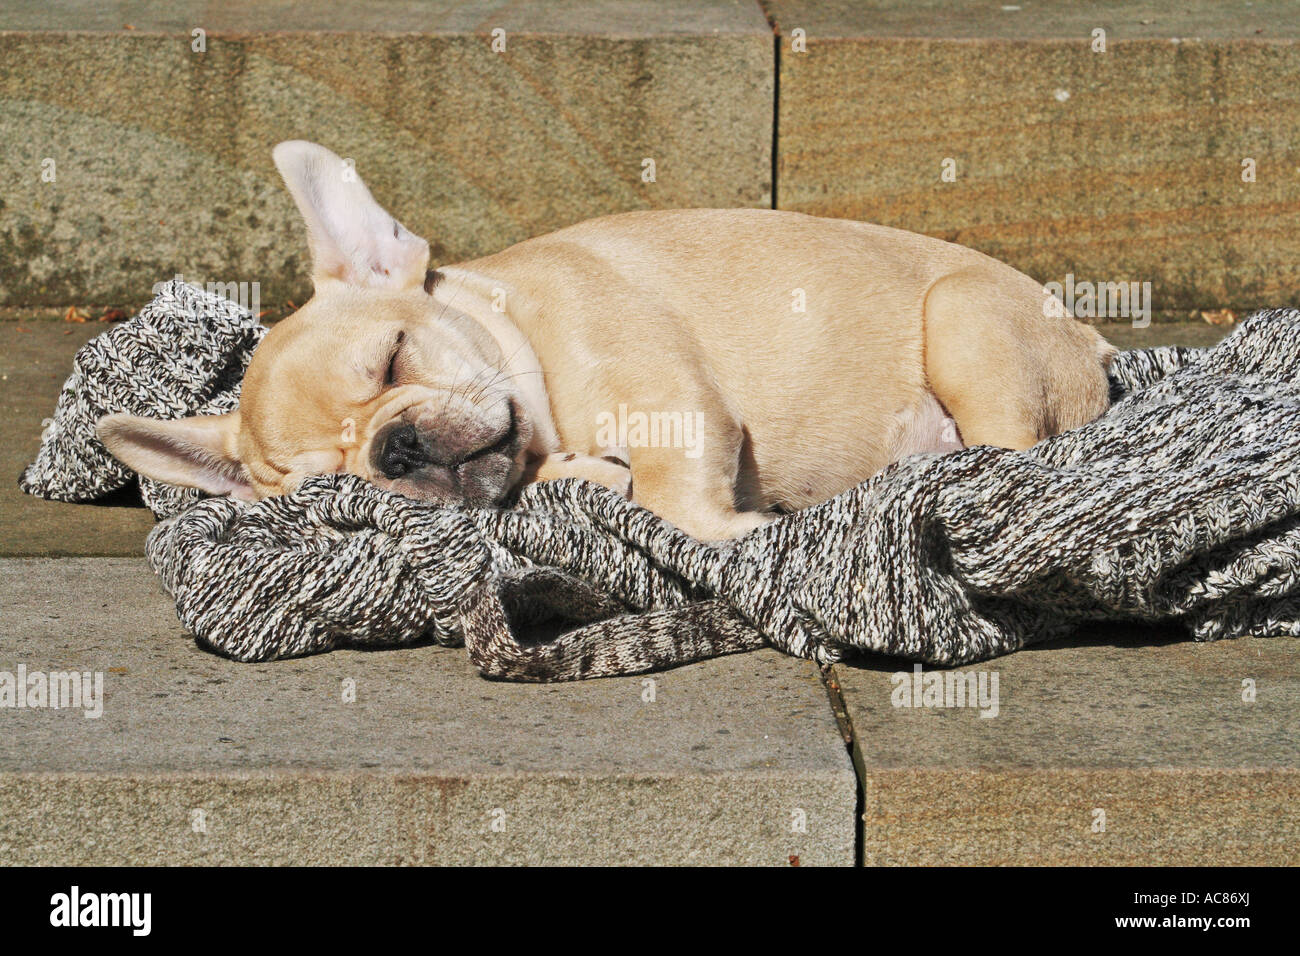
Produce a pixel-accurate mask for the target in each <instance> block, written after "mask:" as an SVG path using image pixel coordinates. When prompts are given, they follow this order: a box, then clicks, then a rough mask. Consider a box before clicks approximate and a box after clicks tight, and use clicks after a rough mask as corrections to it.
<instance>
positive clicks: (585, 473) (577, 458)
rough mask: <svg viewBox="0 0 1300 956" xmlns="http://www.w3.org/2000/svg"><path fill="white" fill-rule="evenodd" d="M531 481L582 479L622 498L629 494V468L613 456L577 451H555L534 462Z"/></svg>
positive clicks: (630, 492)
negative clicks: (605, 456) (598, 455)
mask: <svg viewBox="0 0 1300 956" xmlns="http://www.w3.org/2000/svg"><path fill="white" fill-rule="evenodd" d="M528 478H529V480H530V481H555V480H556V479H557V478H582V479H585V480H586V481H594V482H596V484H598V485H604V486H605V487H606V488H608V489H610V490H611V491H616V492H618V493H619V494H620V495H622V496H623V497H624V498H631V497H632V469H630V468H628V466H627V465H625V464H624V463H623V462H621V461H619V460H618V459H615V458H596V457H595V456H593V455H582V454H579V453H577V452H556V453H555V454H553V455H547V456H546V457H545V458H543V459H541V460H540V461H538V462H536V463H535V464H534V465H533V467H532V468H531V469H530V472H529V475H528Z"/></svg>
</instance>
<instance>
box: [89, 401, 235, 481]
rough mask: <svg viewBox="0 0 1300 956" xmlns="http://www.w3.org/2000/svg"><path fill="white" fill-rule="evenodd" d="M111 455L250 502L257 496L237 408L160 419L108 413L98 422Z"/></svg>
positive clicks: (142, 470) (150, 472)
mask: <svg viewBox="0 0 1300 956" xmlns="http://www.w3.org/2000/svg"><path fill="white" fill-rule="evenodd" d="M95 432H96V434H98V435H99V440H100V441H102V442H103V443H104V445H105V447H106V448H108V450H109V451H110V452H112V453H113V457H114V458H116V459H118V460H119V461H121V462H122V463H123V464H125V465H127V466H128V467H130V468H131V469H132V470H133V471H135V472H137V473H139V474H141V475H145V476H147V477H149V478H153V479H156V480H157V481H164V482H166V483H167V484H169V485H184V486H185V487H187V488H198V489H199V490H200V491H206V492H207V493H208V494H210V495H231V496H233V497H235V498H243V499H244V500H247V501H251V500H253V499H254V498H255V497H256V495H255V494H254V493H253V485H252V482H251V481H250V480H249V477H248V472H247V471H246V470H245V469H244V466H243V465H242V464H240V462H239V458H238V456H237V455H236V453H235V439H236V438H237V436H238V435H239V412H231V413H230V414H228V415H199V416H196V417H194V418H178V419H176V420H175V421H168V422H164V421H158V420H156V419H153V418H138V417H137V416H135V415H105V416H104V417H103V418H101V419H100V420H99V421H98V423H96V425H95Z"/></svg>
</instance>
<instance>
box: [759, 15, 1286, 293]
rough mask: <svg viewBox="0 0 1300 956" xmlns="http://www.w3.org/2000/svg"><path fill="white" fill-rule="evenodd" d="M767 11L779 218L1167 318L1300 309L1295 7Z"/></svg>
mask: <svg viewBox="0 0 1300 956" xmlns="http://www.w3.org/2000/svg"><path fill="white" fill-rule="evenodd" d="M767 9H768V11H769V13H770V15H771V16H772V18H773V20H774V22H775V23H776V25H777V28H778V29H779V31H780V34H781V38H780V41H779V48H780V53H779V88H778V89H779V96H778V103H779V106H778V120H777V142H778V147H777V161H776V165H777V173H776V194H777V204H778V206H779V207H781V208H783V209H794V210H799V211H802V212H808V213H814V214H819V215H829V216H842V217H846V218H852V219H863V220H869V221H873V222H879V223H883V224H885V225H891V226H897V227H900V228H904V229H910V230H913V231H916V232H923V233H927V234H931V235H936V236H940V237H941V238H944V239H948V240H951V241H953V242H957V243H960V244H962V245H967V246H972V247H974V248H977V249H980V250H981V251H983V252H986V253H988V254H989V255H992V256H994V257H995V258H998V259H1001V260H1003V261H1006V262H1008V263H1010V264H1012V265H1014V266H1016V267H1017V268H1019V269H1021V270H1022V271H1024V272H1026V273H1028V274H1029V275H1032V276H1033V277H1035V278H1037V279H1040V280H1041V281H1043V282H1052V281H1055V282H1061V283H1062V284H1064V283H1065V280H1066V276H1067V275H1070V274H1072V275H1074V276H1075V277H1076V280H1077V281H1090V282H1125V281H1136V282H1150V283H1151V301H1152V304H1153V307H1154V309H1155V311H1156V312H1157V313H1158V316H1157V317H1159V313H1165V314H1170V313H1177V312H1179V311H1183V312H1185V311H1186V310H1188V309H1192V308H1211V307H1229V308H1236V309H1247V308H1254V307H1264V306H1276V305H1297V304H1300V153H1297V150H1296V146H1295V144H1296V143H1297V142H1300V111H1298V110H1297V105H1298V104H1300V91H1298V90H1297V86H1296V83H1295V77H1296V76H1297V75H1298V74H1300V17H1297V16H1296V12H1295V5H1294V4H1293V3H1291V2H1289V0H1272V2H1256V3H1254V4H1251V5H1248V6H1246V7H1242V6H1241V5H1239V4H1220V3H1214V2H1212V0H1192V2H1183V3H1177V4H1156V3H1120V2H1116V0H1087V2H1076V0H1043V2H1035V3H1024V4H997V3H984V2H982V0H981V2H974V0H955V2H947V0H945V2H937V0H922V2H913V0H877V2H865V3H859V2H856V0H855V2H847V0H840V2H828V3H823V2H820V0H818V2H810V0H770V2H768V3H767ZM1095 29H1101V30H1104V31H1105V40H1106V50H1105V52H1094V50H1093V49H1092V45H1093V42H1094V36H1093V31H1094V30H1095ZM795 30H802V31H804V33H805V35H806V44H807V51H806V52H803V53H799V52H794V50H793V48H792V43H793V36H794V31H795ZM1246 159H1252V160H1254V163H1255V181H1254V182H1244V181H1243V165H1242V164H1243V161H1244V160H1246ZM947 161H951V162H952V163H954V164H955V167H954V168H955V173H956V179H955V181H953V182H946V181H944V180H943V179H942V173H943V171H944V165H945V163H946V162H947Z"/></svg>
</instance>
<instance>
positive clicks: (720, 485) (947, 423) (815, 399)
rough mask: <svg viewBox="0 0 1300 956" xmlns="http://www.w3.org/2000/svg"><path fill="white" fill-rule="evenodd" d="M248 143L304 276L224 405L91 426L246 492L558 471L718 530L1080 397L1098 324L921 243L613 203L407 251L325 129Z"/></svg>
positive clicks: (1054, 410)
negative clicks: (579, 216) (328, 144)
mask: <svg viewBox="0 0 1300 956" xmlns="http://www.w3.org/2000/svg"><path fill="white" fill-rule="evenodd" d="M274 157H275V162H276V165H277V166H278V168H279V170H280V173H281V175H282V176H283V177H284V180H285V183H286V184H287V185H288V188H289V191H290V192H291V193H292V194H293V197H294V199H295V201H296V202H297V205H298V208H299V210H300V211H301V212H302V216H303V219H304V220H305V222H306V226H307V236H308V241H309V243H310V247H311V252H312V257H313V263H314V264H313V279H314V282H315V295H314V296H313V298H312V299H311V300H310V301H309V302H308V303H307V304H306V305H304V306H303V307H302V308H301V309H300V310H299V311H298V312H296V313H295V314H294V315H292V316H290V317H289V318H287V319H285V320H284V321H282V322H280V323H279V324H277V325H275V326H274V327H273V328H272V329H271V330H270V332H269V333H268V334H267V336H266V338H265V340H264V341H263V342H262V344H261V345H260V346H259V348H258V349H257V352H256V354H255V355H254V356H253V359H252V362H251V364H250V365H249V368H248V372H247V374H246V376H245V379H244V383H243V390H242V393H241V397H240V407H239V410H238V412H235V413H232V414H229V415H220V416H211V417H197V418H187V419H181V420H178V421H153V420H147V419H141V418H134V417H131V416H127V415H110V416H107V417H105V418H104V419H102V420H101V421H100V423H99V435H100V437H101V438H102V439H103V441H104V443H105V445H107V447H108V448H109V450H110V451H112V453H113V454H114V455H116V456H117V457H118V458H120V459H121V460H122V461H123V462H125V463H126V464H127V465H129V466H131V467H132V468H133V469H135V470H136V471H138V472H140V473H142V474H145V475H150V476H152V477H155V478H158V479H161V480H163V481H168V482H173V483H177V484H182V485H189V486H193V487H197V488H201V489H203V490H205V491H208V492H211V493H213V494H233V495H236V496H239V497H243V498H250V499H251V498H259V497H265V496H268V495H278V494H283V493H287V492H289V491H292V490H293V489H294V488H295V487H296V486H297V484H298V483H299V482H300V481H301V480H302V478H303V477H304V476H306V475H311V474H319V473H324V472H338V471H346V472H352V473H355V474H358V475H361V476H362V477H364V478H367V479H369V480H371V481H373V482H374V483H376V484H377V485H379V486H381V487H384V488H389V489H392V490H393V491H396V492H399V493H401V494H403V495H407V496H409V497H411V498H416V499H422V500H427V501H431V502H438V503H464V504H470V505H492V504H496V503H498V502H500V501H502V500H503V499H504V498H506V497H507V496H508V495H509V494H510V493H511V491H512V490H513V489H514V488H515V487H516V486H517V485H518V484H519V483H521V482H522V481H528V480H544V479H549V478H555V477H561V476H569V475H573V476H579V477H585V478H589V479H592V480H595V481H599V482H603V483H605V484H607V485H609V486H611V487H614V488H616V489H618V490H620V491H622V492H624V493H628V494H631V495H632V496H633V497H634V498H635V500H637V501H638V502H640V503H641V504H643V505H645V506H646V507H647V508H649V509H651V510H653V511H655V512H656V513H658V514H660V515H662V516H663V517H664V518H667V519H668V520H670V521H672V522H673V523H675V524H676V525H677V526H679V527H680V528H682V529H683V530H685V531H687V532H689V533H690V534H693V535H695V536H697V537H700V538H704V539H723V538H730V537H735V536H738V535H741V534H743V533H745V532H746V531H749V530H750V529H752V528H754V527H756V526H758V525H760V524H761V523H763V522H764V521H766V520H768V518H770V516H771V513H772V512H773V510H775V509H781V510H793V509H797V508H801V507H804V506H807V505H811V504H814V503H816V502H819V501H823V500H825V499H826V498H829V497H831V496H833V495H835V494H837V493H839V492H841V491H844V490H846V489H847V488H850V487H852V486H853V485H855V484H857V483H858V482H861V481H863V480H864V479H866V478H868V477H869V476H871V475H872V474H873V473H875V472H876V471H878V470H880V469H881V468H883V467H884V466H885V465H887V464H889V463H890V462H893V461H896V460H897V459H899V458H901V457H903V456H905V455H909V454H914V453H917V452H933V451H947V450H953V449H958V448H961V447H963V446H970V445H977V444H990V445H999V446H1003V447H1006V448H1014V449H1021V448H1026V447H1028V446H1030V445H1032V444H1034V443H1035V442H1037V441H1038V440H1039V439H1041V438H1044V437H1046V436H1048V435H1052V434H1054V433H1056V432H1058V431H1062V430H1065V429H1068V428H1073V427H1075V426H1078V425H1082V424H1084V423H1085V422H1087V421H1089V420H1091V419H1092V418H1094V417H1096V416H1097V415H1098V414H1100V413H1101V412H1102V411H1103V410H1104V409H1105V408H1106V405H1107V401H1108V395H1107V380H1106V374H1105V369H1106V365H1107V364H1108V362H1109V361H1110V358H1111V356H1112V355H1113V354H1114V350H1113V349H1112V347H1111V346H1110V345H1108V344H1107V343H1106V342H1105V341H1103V340H1102V338H1101V337H1100V336H1099V335H1097V333H1096V332H1095V331H1093V330H1092V329H1091V328H1089V327H1087V326H1084V325H1081V324H1079V323H1076V322H1075V321H1073V320H1072V319H1069V318H1066V317H1063V316H1062V315H1060V314H1059V313H1060V310H1059V309H1054V308H1053V307H1052V306H1053V305H1054V303H1049V302H1048V301H1047V299H1048V297H1047V294H1046V293H1045V292H1044V290H1043V288H1042V286H1040V285H1039V283H1037V282H1035V281H1034V280H1032V279H1030V278H1029V277H1028V276H1025V275H1023V274H1021V273H1019V272H1017V271H1016V270H1014V269H1012V268H1011V267H1009V266H1006V265H1004V264H1002V263H1000V262H997V261H995V260H993V259H990V258H989V257H987V256H985V255H982V254H980V253H978V252H974V251H972V250H970V249H965V248H962V247H960V246H956V245H952V244H950V243H946V242H942V241H940V240H937V239H931V238H927V237H925V236H920V235H914V234H912V233H907V232H902V231H899V230H896V229H887V228H884V227H881V226H873V225H867V224H864V223H858V222H849V221H845V220H837V219H821V218H815V217H812V216H806V215H801V214H798V213H791V212H779V211H773V210H758V209H731V210H722V209H687V210H674V211H661V212H631V213H624V214H620V215H614V216H606V217H604V218H601V219H594V220H591V221H588V222H584V223H580V224H578V225H576V226H571V227H569V228H567V229H562V230H560V231H559V232H555V233H551V234H550V235H546V236H542V237H540V238H536V239H530V240H528V241H526V242H521V243H519V244H518V245H515V246H512V247H510V248H509V249H506V250H505V251H504V252H499V253H496V254H495V255H491V256H487V257H485V258H482V259H476V260H474V261H472V262H466V263H463V264H461V265H456V266H450V267H445V268H440V269H438V270H437V271H436V272H429V271H428V265H429V262H428V260H429V247H428V244H427V243H426V242H425V240H423V239H421V238H419V237H418V236H415V235H413V234H412V233H410V232H409V231H407V230H406V229H405V228H404V227H403V226H402V225H401V224H399V223H398V222H397V221H396V220H395V219H394V218H393V217H392V216H390V215H389V214H388V213H386V212H385V211H384V210H383V209H382V208H380V207H379V205H378V204H377V203H376V202H375V201H374V199H373V198H372V197H371V195H370V192H369V190H367V188H366V187H365V185H364V184H363V183H362V182H361V181H360V179H358V178H357V176H356V174H355V172H353V171H352V169H351V167H350V166H347V165H345V164H344V162H343V161H342V160H341V159H339V158H338V157H337V156H335V155H334V154H333V153H331V152H330V151H329V150H327V149H325V148H324V147H321V146H317V145H314V144H312V143H306V142H287V143H281V144H280V145H279V146H277V147H276V149H275V152H274Z"/></svg>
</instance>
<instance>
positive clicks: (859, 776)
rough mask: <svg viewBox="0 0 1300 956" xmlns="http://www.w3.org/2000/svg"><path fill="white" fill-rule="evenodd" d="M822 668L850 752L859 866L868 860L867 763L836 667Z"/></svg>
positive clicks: (833, 713)
mask: <svg viewBox="0 0 1300 956" xmlns="http://www.w3.org/2000/svg"><path fill="white" fill-rule="evenodd" d="M819 670H820V672H821V679H822V687H824V688H826V698H827V701H828V703H829V704H830V706H831V716H832V717H834V718H835V725H836V726H837V727H838V728H839V731H840V739H842V740H843V741H844V748H845V750H847V751H848V754H849V761H850V763H852V764H853V779H854V788H855V793H854V800H853V865H854V866H859V867H860V866H862V865H863V860H864V859H865V851H864V847H865V845H866V834H865V832H864V830H863V828H864V827H865V826H866V782H867V775H866V763H865V762H864V761H863V759H862V751H861V748H860V747H859V746H858V735H857V734H856V733H854V730H853V718H852V716H850V714H849V708H848V704H846V703H845V701H844V695H843V693H842V692H841V690H840V682H839V678H838V677H836V675H835V668H834V666H832V665H827V666H825V667H822V668H820V669H819Z"/></svg>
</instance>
